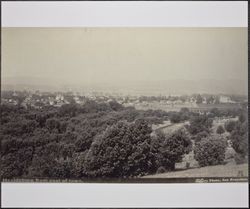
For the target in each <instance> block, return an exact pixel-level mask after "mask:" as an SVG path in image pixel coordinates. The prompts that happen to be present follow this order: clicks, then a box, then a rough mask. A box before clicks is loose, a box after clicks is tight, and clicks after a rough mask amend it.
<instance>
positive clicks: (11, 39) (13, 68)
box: [2, 28, 248, 91]
mask: <svg viewBox="0 0 250 209" xmlns="http://www.w3.org/2000/svg"><path fill="white" fill-rule="evenodd" d="M247 36H248V33H247V28H2V82H3V84H4V83H5V82H6V83H8V81H9V80H11V79H12V80H13V79H14V80H15V82H26V83H27V84H29V83H30V84H32V82H34V81H35V80H36V79H39V80H40V81H41V82H42V83H43V84H44V85H47V84H51V83H55V84H58V85H59V84H60V85H61V84H69V85H71V84H72V85H73V84H74V85H90V84H101V83H107V84H112V85H113V84H114V85H116V84H119V85H120V84H123V85H126V84H129V83H130V82H144V83H147V82H148V83H150V82H156V83H157V82H158V81H161V82H167V81H169V80H191V81H196V82H197V81H201V80H202V79H206V80H219V81H221V82H231V80H232V79H234V80H238V81H235V83H231V85H235V86H236V87H235V88H236V90H235V91H237V89H239V91H242V89H246V86H247V80H248V78H247V77H248V59H247V58H248V57H247V56H248V54H247V46H248V42H247V41H248V40H247ZM237 82H238V83H237ZM229 84H230V83H225V85H229ZM180 86H181V88H185V86H182V85H180Z"/></svg>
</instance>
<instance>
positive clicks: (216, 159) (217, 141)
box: [194, 136, 226, 167]
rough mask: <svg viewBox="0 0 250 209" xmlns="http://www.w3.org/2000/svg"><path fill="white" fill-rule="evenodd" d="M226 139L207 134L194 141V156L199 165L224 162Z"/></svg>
mask: <svg viewBox="0 0 250 209" xmlns="http://www.w3.org/2000/svg"><path fill="white" fill-rule="evenodd" d="M225 151H226V141H225V140H224V139H223V138H222V137H216V136H209V137H207V138H203V139H202V140H201V141H200V142H198V143H196V146H195V148H194V158H195V160H197V161H198V163H199V165H200V166H201V167H204V166H209V165H219V164H222V163H223V162H224V159H225Z"/></svg>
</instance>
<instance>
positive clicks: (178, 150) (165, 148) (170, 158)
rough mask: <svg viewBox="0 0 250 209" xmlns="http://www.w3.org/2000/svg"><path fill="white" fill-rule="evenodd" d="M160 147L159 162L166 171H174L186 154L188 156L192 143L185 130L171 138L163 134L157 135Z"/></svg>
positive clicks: (179, 131) (177, 132)
mask: <svg viewBox="0 0 250 209" xmlns="http://www.w3.org/2000/svg"><path fill="white" fill-rule="evenodd" d="M157 137H158V138H159V141H160V145H159V150H158V152H159V153H160V155H159V159H158V161H160V165H161V166H163V167H164V168H165V169H166V170H174V169H175V163H177V162H180V161H181V160H182V157H183V155H184V154H188V153H189V152H190V151H191V149H192V142H191V140H190V138H189V137H188V133H186V131H185V130H184V129H180V130H178V131H176V132H175V133H174V134H172V135H171V136H166V135H164V134H163V133H162V132H159V133H158V134H157Z"/></svg>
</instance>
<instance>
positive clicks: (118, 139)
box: [85, 121, 152, 177]
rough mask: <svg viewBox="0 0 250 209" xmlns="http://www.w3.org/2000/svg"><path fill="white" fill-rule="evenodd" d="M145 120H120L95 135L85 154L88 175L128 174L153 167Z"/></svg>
mask: <svg viewBox="0 0 250 209" xmlns="http://www.w3.org/2000/svg"><path fill="white" fill-rule="evenodd" d="M151 131H152V130H151V128H150V127H149V126H148V124H147V123H146V122H145V121H136V122H135V123H132V124H128V123H125V122H119V123H118V124H115V125H113V126H111V127H109V128H108V129H107V130H106V131H105V132H104V133H102V134H100V135H99V136H97V137H96V138H95V140H94V141H93V143H92V144H91V147H90V149H89V151H88V152H87V154H86V158H85V170H86V174H87V175H88V176H89V177H98V176H101V177H128V176H138V175H145V174H147V173H149V172H150V170H151V165H152V163H151V158H150V157H151V156H150V152H149V151H150V141H151V137H150V133H151Z"/></svg>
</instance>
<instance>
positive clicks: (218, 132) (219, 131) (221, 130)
mask: <svg viewBox="0 0 250 209" xmlns="http://www.w3.org/2000/svg"><path fill="white" fill-rule="evenodd" d="M216 133H217V134H223V133H225V130H224V128H223V127H222V126H221V125H220V126H218V128H217V130H216Z"/></svg>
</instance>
